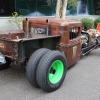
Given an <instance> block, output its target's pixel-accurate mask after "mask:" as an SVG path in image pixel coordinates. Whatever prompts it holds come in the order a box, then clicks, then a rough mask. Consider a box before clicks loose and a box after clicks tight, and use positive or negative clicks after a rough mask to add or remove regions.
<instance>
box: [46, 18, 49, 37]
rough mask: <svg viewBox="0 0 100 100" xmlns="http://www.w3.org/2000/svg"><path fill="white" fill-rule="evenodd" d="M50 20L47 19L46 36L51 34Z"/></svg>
mask: <svg viewBox="0 0 100 100" xmlns="http://www.w3.org/2000/svg"><path fill="white" fill-rule="evenodd" d="M49 33H50V32H49V21H48V19H46V36H49Z"/></svg>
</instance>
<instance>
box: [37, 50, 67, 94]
mask: <svg viewBox="0 0 100 100" xmlns="http://www.w3.org/2000/svg"><path fill="white" fill-rule="evenodd" d="M66 72H67V61H66V58H65V56H64V54H62V53H61V52H59V51H48V52H47V53H46V54H45V55H44V56H43V57H42V59H41V60H40V62H39V64H38V67H37V72H36V79H37V83H38V85H39V86H40V87H41V88H42V89H43V90H45V91H47V92H52V91H55V90H57V89H58V88H59V87H60V86H61V85H62V83H63V81H64V79H65V76H66Z"/></svg>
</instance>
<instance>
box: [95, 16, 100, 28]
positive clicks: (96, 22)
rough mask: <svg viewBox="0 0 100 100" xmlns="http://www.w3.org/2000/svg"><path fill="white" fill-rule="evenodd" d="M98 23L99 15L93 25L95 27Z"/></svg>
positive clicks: (99, 20)
mask: <svg viewBox="0 0 100 100" xmlns="http://www.w3.org/2000/svg"><path fill="white" fill-rule="evenodd" d="M98 23H100V16H99V17H98V18H96V19H95V20H94V27H95V28H96V27H97V24H98Z"/></svg>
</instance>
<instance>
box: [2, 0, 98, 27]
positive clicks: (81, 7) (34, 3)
mask: <svg viewBox="0 0 100 100" xmlns="http://www.w3.org/2000/svg"><path fill="white" fill-rule="evenodd" d="M56 1H57V0H0V21H3V23H2V24H0V28H2V27H6V26H4V25H5V20H6V19H7V18H8V17H9V16H11V15H12V12H15V11H16V12H18V14H19V15H24V16H28V17H29V16H32V17H42V16H43V17H44V16H55V9H56ZM99 14H100V0H78V1H77V6H76V7H69V8H67V13H66V15H67V16H73V15H74V17H75V16H77V15H82V16H83V15H99Z"/></svg>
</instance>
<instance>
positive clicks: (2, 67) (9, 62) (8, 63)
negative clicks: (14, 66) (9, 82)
mask: <svg viewBox="0 0 100 100" xmlns="http://www.w3.org/2000/svg"><path fill="white" fill-rule="evenodd" d="M5 59H6V63H5V64H2V65H0V70H4V69H6V68H8V67H9V65H10V64H11V60H10V59H9V58H5Z"/></svg>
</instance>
